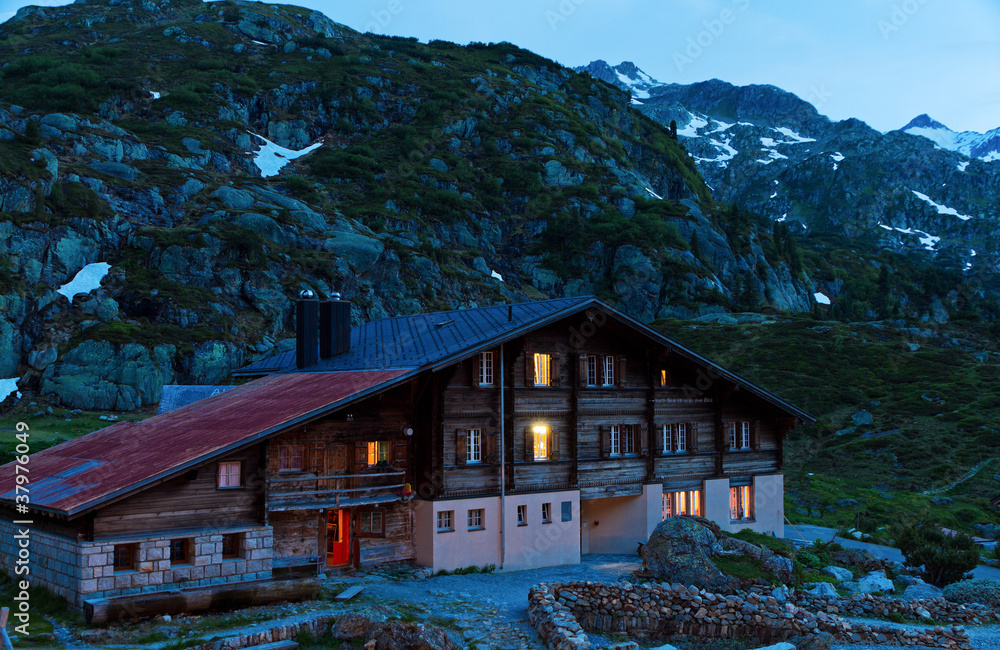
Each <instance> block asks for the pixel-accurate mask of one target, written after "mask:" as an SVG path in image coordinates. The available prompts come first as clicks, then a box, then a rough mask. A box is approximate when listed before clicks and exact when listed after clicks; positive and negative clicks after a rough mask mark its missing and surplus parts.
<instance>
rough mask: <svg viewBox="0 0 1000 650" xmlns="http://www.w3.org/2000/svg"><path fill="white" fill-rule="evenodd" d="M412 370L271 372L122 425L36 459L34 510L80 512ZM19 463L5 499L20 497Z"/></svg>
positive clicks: (3, 481)
mask: <svg viewBox="0 0 1000 650" xmlns="http://www.w3.org/2000/svg"><path fill="white" fill-rule="evenodd" d="M409 372H411V371H409V370H373V371H363V372H338V373H296V374H282V375H271V376H268V377H264V378H262V379H258V380H256V381H252V382H249V383H247V384H244V385H243V386H240V387H238V388H235V389H233V390H230V391H227V392H225V393H222V394H219V395H216V396H214V397H209V398H207V399H203V400H200V401H198V402H195V403H193V404H190V405H188V406H185V407H182V408H179V409H177V410H174V411H170V412H169V413H163V414H161V415H155V416H153V417H151V418H148V419H146V420H143V421H141V422H135V423H133V422H119V423H117V424H114V425H112V426H110V427H107V428H105V429H100V430H99V431H95V432H93V433H90V434H87V435H85V436H81V437H79V438H76V439H74V440H70V441H68V442H64V443H62V444H59V445H56V446H55V447H50V448H49V449H45V450H42V451H39V452H37V453H35V454H31V456H30V459H29V462H28V469H29V474H28V476H29V477H30V479H31V482H30V484H29V486H28V487H29V496H30V499H31V506H32V507H40V508H43V509H46V510H50V511H57V512H61V513H64V514H69V515H72V514H75V513H78V512H80V511H81V510H84V509H87V508H89V507H91V506H93V505H95V504H98V503H101V502H103V501H105V500H107V499H110V498H113V497H115V496H117V495H120V494H125V493H128V492H131V491H133V490H134V489H136V488H138V487H141V486H142V485H143V484H146V483H149V482H152V481H155V480H158V479H160V478H165V477H167V476H170V475H171V474H173V473H176V472H177V471H180V470H182V469H184V468H186V467H187V466H190V465H192V464H195V463H196V461H199V460H201V459H204V458H206V457H209V456H211V455H212V454H213V453H215V452H221V451H224V450H226V449H227V448H231V447H235V446H239V445H240V443H244V442H248V441H251V440H253V439H254V438H257V437H262V436H264V435H266V434H269V433H274V432H277V431H280V430H281V429H282V428H283V426H285V425H289V424H291V423H294V422H296V421H298V420H301V419H303V418H306V417H308V416H309V415H310V414H319V413H321V412H323V411H325V410H330V408H331V407H335V406H336V405H337V404H338V403H341V402H347V401H349V400H350V399H351V398H352V397H355V396H360V395H361V394H368V393H371V392H375V391H376V390H377V389H379V388H380V387H381V388H385V387H386V385H388V384H391V383H393V382H394V380H396V379H398V378H400V377H401V376H403V375H405V374H407V373H409ZM14 465H15V464H14V463H8V464H6V465H3V466H2V467H0V489H2V488H10V489H9V491H5V493H4V494H0V501H6V502H13V501H14V497H15V490H14V485H15V483H14V481H15V469H14Z"/></svg>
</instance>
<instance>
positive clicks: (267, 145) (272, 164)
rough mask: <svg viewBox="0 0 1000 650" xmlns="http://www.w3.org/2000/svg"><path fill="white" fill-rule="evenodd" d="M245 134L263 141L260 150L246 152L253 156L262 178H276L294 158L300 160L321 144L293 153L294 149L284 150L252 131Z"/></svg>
mask: <svg viewBox="0 0 1000 650" xmlns="http://www.w3.org/2000/svg"><path fill="white" fill-rule="evenodd" d="M247 133H249V134H250V135H253V136H256V137H258V138H260V139H261V140H263V141H264V144H263V146H261V148H260V149H258V150H257V151H248V152H247V153H248V154H253V163H254V164H255V165H257V169H259V170H260V175H261V177H262V178H267V177H268V176H277V175H278V172H280V171H281V168H282V167H284V166H285V165H287V164H288V163H290V162H291V161H293V160H295V159H296V158H300V157H302V156H304V155H306V154H307V153H309V152H310V151H314V150H316V149H318V148H319V147H320V146H322V144H323V143H322V142H317V143H316V144H311V145H309V146H308V147H306V148H305V149H300V150H298V151H295V150H294V149H286V148H285V147H282V146H279V145H276V144H274V143H273V142H271V141H270V140H268V139H267V138H265V137H264V136H262V135H257V134H256V133H254V132H253V131H247Z"/></svg>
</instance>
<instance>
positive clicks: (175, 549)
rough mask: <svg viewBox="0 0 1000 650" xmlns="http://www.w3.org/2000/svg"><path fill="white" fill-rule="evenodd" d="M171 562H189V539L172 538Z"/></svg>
mask: <svg viewBox="0 0 1000 650" xmlns="http://www.w3.org/2000/svg"><path fill="white" fill-rule="evenodd" d="M170 563H171V564H187V563H188V541H187V540H186V539H172V540H170Z"/></svg>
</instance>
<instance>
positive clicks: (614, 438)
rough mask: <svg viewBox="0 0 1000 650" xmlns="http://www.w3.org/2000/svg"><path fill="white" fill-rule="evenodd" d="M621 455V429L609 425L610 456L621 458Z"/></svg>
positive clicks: (614, 425) (615, 425)
mask: <svg viewBox="0 0 1000 650" xmlns="http://www.w3.org/2000/svg"><path fill="white" fill-rule="evenodd" d="M621 453H622V434H621V427H619V426H618V425H617V424H612V425H611V455H612V456H621Z"/></svg>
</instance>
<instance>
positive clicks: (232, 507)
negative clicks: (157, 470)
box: [93, 445, 264, 540]
mask: <svg viewBox="0 0 1000 650" xmlns="http://www.w3.org/2000/svg"><path fill="white" fill-rule="evenodd" d="M260 458H261V446H260V445H254V446H252V447H249V448H247V449H244V450H242V451H238V452H235V453H233V454H231V455H228V456H225V457H224V458H222V459H220V460H239V461H242V462H243V473H244V487H242V488H239V489H221V490H220V489H219V488H218V486H217V481H218V463H217V462H215V461H213V462H211V463H207V464H205V465H202V466H200V467H198V468H195V469H194V470H192V471H191V472H189V473H187V474H185V475H184V476H181V477H179V478H175V479H172V480H170V481H167V482H165V483H162V484H160V485H157V486H154V487H152V488H150V489H148V490H145V491H143V492H140V493H139V494H136V495H135V496H132V497H129V498H127V499H124V500H122V501H119V502H117V503H114V504H112V505H110V506H108V507H106V508H103V509H101V510H100V511H99V512H98V513H97V515H96V516H95V517H94V523H93V536H94V539H95V540H100V539H107V538H111V537H129V536H132V537H134V536H142V535H149V534H153V533H164V532H169V531H172V530H185V531H186V530H208V529H212V530H224V529H226V528H235V527H240V526H246V525H247V524H257V523H262V522H263V508H262V506H263V499H264V497H263V493H264V491H263V482H262V477H261V474H260V471H259V467H260Z"/></svg>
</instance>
